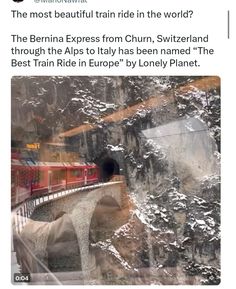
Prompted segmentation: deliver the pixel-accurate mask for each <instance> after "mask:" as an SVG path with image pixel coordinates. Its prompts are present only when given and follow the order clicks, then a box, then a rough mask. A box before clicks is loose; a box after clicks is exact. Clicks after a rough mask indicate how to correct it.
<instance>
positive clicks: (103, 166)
mask: <svg viewBox="0 0 236 289" xmlns="http://www.w3.org/2000/svg"><path fill="white" fill-rule="evenodd" d="M99 166H100V173H101V180H102V181H104V182H106V181H109V180H110V179H111V178H112V176H113V175H119V174H120V166H119V164H118V162H117V161H116V160H114V159H113V158H110V157H108V158H105V159H103V160H102V161H101V163H100V165H99Z"/></svg>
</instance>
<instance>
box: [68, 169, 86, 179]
mask: <svg viewBox="0 0 236 289" xmlns="http://www.w3.org/2000/svg"><path fill="white" fill-rule="evenodd" d="M71 176H73V177H76V178H80V177H82V176H83V169H74V170H71Z"/></svg>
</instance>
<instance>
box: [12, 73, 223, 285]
mask: <svg viewBox="0 0 236 289" xmlns="http://www.w3.org/2000/svg"><path fill="white" fill-rule="evenodd" d="M201 79H203V78H201V77H139V76H137V77H88V76H86V77H76V76H72V77H14V78H13V79H12V140H13V141H15V142H23V141H26V140H27V141H39V142H47V141H49V140H51V139H58V137H57V136H58V134H60V133H62V132H64V131H67V130H69V129H72V128H74V127H79V126H80V125H83V124H91V125H96V127H95V129H92V130H88V131H84V132H82V133H79V134H77V135H73V136H70V137H66V138H63V139H62V140H63V141H64V142H65V143H66V144H67V145H68V146H67V149H68V150H73V151H76V152H78V154H79V155H80V156H81V158H83V159H84V160H86V161H93V162H96V163H97V164H98V165H99V166H100V168H101V173H102V178H103V179H104V180H107V179H109V178H110V177H111V175H112V174H124V175H125V177H126V180H127V182H128V186H129V192H130V195H131V197H132V200H133V203H134V204H135V206H134V209H133V211H132V213H131V217H130V219H129V220H128V222H127V223H125V224H123V225H122V226H121V227H120V229H119V230H115V232H110V233H109V234H108V235H106V234H102V233H101V232H99V233H97V234H98V236H100V237H99V238H98V237H97V235H96V234H95V235H96V236H94V239H93V241H91V244H92V246H93V248H94V250H95V251H96V255H97V258H98V260H100V261H99V264H100V266H101V270H102V274H103V277H104V282H105V283H106V284H130V283H132V284H150V283H154V284H200V283H203V284H218V283H219V280H220V279H219V278H220V277H219V276H220V268H219V266H220V265H219V263H220V255H219V251H220V179H219V156H220V153H219V149H220V96H219V89H216V88H215V87H213V88H212V89H207V91H205V90H204V89H202V88H201V89H199V88H197V87H196V88H194V89H185V90H184V92H183V90H181V89H179V88H180V87H183V86H186V87H191V84H193V83H194V81H195V80H201ZM152 96H156V97H157V98H161V97H163V98H165V97H166V99H168V97H172V98H173V100H174V101H172V102H166V104H164V105H163V104H162V105H160V106H153V107H150V106H146V107H145V105H144V106H143V107H142V108H141V109H138V110H136V111H135V113H133V114H132V115H131V116H127V115H126V113H125V112H126V110H125V109H126V108H130V107H133V106H135V105H136V104H138V103H141V102H145V101H146V100H148V99H150V97H152ZM117 110H123V111H124V115H123V117H122V119H120V120H118V121H113V122H106V121H102V120H101V119H102V118H105V117H106V116H109V115H112V114H113V113H115V112H116V111H117ZM190 118H193V119H198V120H199V121H200V122H202V123H203V128H204V129H202V130H204V134H207V137H204V138H203V140H202V142H201V143H200V142H199V131H196V129H194V128H193V127H189V126H188V127H187V128H186V130H184V133H183V131H182V133H180V131H178V130H175V131H173V130H170V131H171V136H170V135H169V134H170V133H169V131H168V133H166V134H165V135H163V136H161V137H160V136H157V137H155V138H152V137H145V135H144V134H143V131H145V130H149V129H156V128H158V129H159V128H161V127H162V130H164V132H167V129H166V127H165V125H167V124H170V123H173V122H177V123H178V122H180V121H182V120H189V119H190ZM201 133H202V132H201ZM173 135H175V138H174V141H173ZM176 135H177V138H176ZM180 136H181V141H180ZM187 136H188V137H189V136H190V137H191V143H192V144H193V145H195V147H196V148H199V147H200V146H201V145H202V144H203V145H202V147H203V149H202V150H201V154H200V153H199V151H196V153H195V154H194V152H192V154H191V157H192V155H194V158H193V159H191V161H189V163H188V161H186V160H188V157H189V156H188V154H189V151H190V150H189V149H190V148H189V147H190V146H191V145H186V143H187V144H189V142H186V137H187ZM158 137H159V138H160V141H158ZM167 137H168V138H169V139H170V137H172V141H173V145H172V146H171V147H174V145H176V143H179V145H178V146H179V148H180V149H181V150H180V151H178V148H175V153H174V154H173V156H174V157H172V153H170V151H169V150H166V148H165V143H171V141H169V139H168V140H166V138H167ZM164 138H165V139H164ZM201 139H202V138H201ZM181 144H182V145H181ZM181 154H182V155H184V156H185V162H184V161H181V157H179V158H178V161H177V158H176V156H177V155H181ZM183 159H184V158H182V160H183ZM189 159H190V158H189ZM208 162H211V163H212V164H213V169H211V170H203V168H204V165H205V164H206V163H208ZM194 165H195V167H194ZM196 166H197V167H196ZM194 168H197V169H199V171H200V170H201V172H203V173H201V174H195V173H194V172H195V171H196V170H197V169H194ZM114 260H115V263H114ZM117 276H118V277H117ZM170 276H172V277H171V278H170Z"/></svg>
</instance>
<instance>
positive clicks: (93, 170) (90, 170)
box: [88, 168, 97, 176]
mask: <svg viewBox="0 0 236 289" xmlns="http://www.w3.org/2000/svg"><path fill="white" fill-rule="evenodd" d="M96 172H97V170H96V169H95V168H93V169H88V176H93V175H94V174H96Z"/></svg>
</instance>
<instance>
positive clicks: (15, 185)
mask: <svg viewBox="0 0 236 289" xmlns="http://www.w3.org/2000/svg"><path fill="white" fill-rule="evenodd" d="M31 179H32V170H31V167H30V166H29V165H28V163H27V162H25V161H20V160H17V159H12V166H11V205H12V206H15V205H16V204H19V203H21V202H23V201H24V200H25V199H27V198H29V197H30V196H31V191H32V187H31V185H32V183H31Z"/></svg>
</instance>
